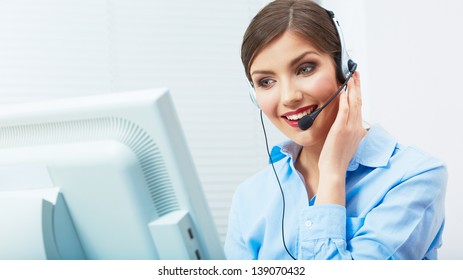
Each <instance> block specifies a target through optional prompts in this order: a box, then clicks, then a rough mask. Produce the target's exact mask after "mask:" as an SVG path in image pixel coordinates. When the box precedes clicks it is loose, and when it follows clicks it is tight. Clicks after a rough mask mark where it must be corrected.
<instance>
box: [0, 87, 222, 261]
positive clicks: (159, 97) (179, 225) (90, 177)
mask: <svg viewBox="0 0 463 280" xmlns="http://www.w3.org/2000/svg"><path fill="white" fill-rule="evenodd" d="M0 223H1V224H2V229H5V228H8V230H2V233H0V258H1V259H223V258H224V254H223V251H222V245H221V241H220V239H219V236H218V233H217V229H216V226H215V224H214V221H213V219H212V215H211V213H210V209H209V206H208V203H207V201H206V198H205V195H204V192H203V189H202V185H201V182H200V179H199V177H198V174H197V171H196V169H195V165H194V163H193V159H192V156H191V154H190V151H189V148H188V145H187V142H186V139H185V136H184V134H183V131H182V128H181V125H180V123H179V120H178V116H177V114H176V111H175V108H174V104H173V101H172V98H171V96H170V94H169V91H168V90H167V89H154V90H142V91H133V92H123V93H113V94H104V95H95V96H85V97H73V98H65V99H60V100H48V101H41V102H34V103H21V104H5V105H2V106H1V108H0Z"/></svg>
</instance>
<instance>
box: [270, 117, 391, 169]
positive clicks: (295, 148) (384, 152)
mask: <svg viewBox="0 0 463 280" xmlns="http://www.w3.org/2000/svg"><path fill="white" fill-rule="evenodd" d="M396 145H397V141H396V140H395V139H394V138H393V137H392V136H391V135H390V134H389V133H387V132H386V131H385V130H384V129H383V128H382V127H381V126H379V125H374V126H372V127H371V128H370V129H369V130H368V133H367V135H366V136H365V137H364V138H363V139H362V141H360V144H359V147H358V148H357V152H356V153H355V155H354V157H353V158H352V160H351V161H350V163H349V166H348V167H347V171H354V170H356V169H357V168H358V167H359V165H363V166H368V167H373V168H375V167H384V166H386V165H387V164H388V163H389V159H390V158H391V156H392V154H393V152H394V149H395V147H396ZM300 151H301V146H299V145H297V144H296V143H294V142H293V141H290V140H288V141H285V142H282V143H280V144H279V145H276V146H275V147H273V149H272V151H271V153H270V156H271V159H272V161H273V162H274V163H275V162H277V161H280V160H281V159H283V158H285V157H287V156H289V157H291V158H293V160H294V159H296V158H297V156H298V155H299V152H300Z"/></svg>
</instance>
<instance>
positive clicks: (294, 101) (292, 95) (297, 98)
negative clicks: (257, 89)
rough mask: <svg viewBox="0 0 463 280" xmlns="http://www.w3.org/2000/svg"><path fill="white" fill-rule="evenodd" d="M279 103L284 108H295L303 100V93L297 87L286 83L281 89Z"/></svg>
mask: <svg viewBox="0 0 463 280" xmlns="http://www.w3.org/2000/svg"><path fill="white" fill-rule="evenodd" d="M281 91H282V92H281V102H282V104H283V105H284V106H287V107H295V106H296V105H299V103H300V102H301V101H302V99H303V92H302V90H300V89H299V88H298V87H296V86H294V85H291V83H288V84H287V85H286V86H284V87H283V88H282V89H281Z"/></svg>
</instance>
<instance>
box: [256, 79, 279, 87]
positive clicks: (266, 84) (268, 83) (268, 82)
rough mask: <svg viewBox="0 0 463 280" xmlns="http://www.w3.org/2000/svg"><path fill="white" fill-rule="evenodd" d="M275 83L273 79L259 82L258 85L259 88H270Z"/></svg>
mask: <svg viewBox="0 0 463 280" xmlns="http://www.w3.org/2000/svg"><path fill="white" fill-rule="evenodd" d="M274 82H275V81H274V80H272V79H262V80H260V81H259V83H258V85H259V87H263V88H268V87H270V86H271V85H272V84H273V83H274Z"/></svg>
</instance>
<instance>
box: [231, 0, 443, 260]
mask: <svg viewBox="0 0 463 280" xmlns="http://www.w3.org/2000/svg"><path fill="white" fill-rule="evenodd" d="M330 15H331V14H330V13H329V12H328V11H326V10H325V9H323V8H322V7H320V6H318V5H317V4H316V3H314V2H312V1H309V0H277V1H273V2H271V3H270V4H268V5H267V6H266V7H265V8H264V9H262V10H261V11H260V12H259V13H258V14H257V15H256V16H255V18H254V19H253V21H252V22H251V24H250V25H249V27H248V29H247V30H246V33H245V35H244V40H243V44H242V54H241V57H242V62H243V65H244V67H245V71H246V75H247V78H248V80H249V82H250V83H251V85H252V87H253V89H254V90H255V99H256V101H257V103H258V106H259V108H260V109H261V112H263V113H264V114H265V115H266V116H267V118H268V119H269V120H270V121H271V122H272V123H273V124H274V125H275V126H276V127H277V128H278V129H279V130H280V131H282V132H283V133H284V134H285V135H286V136H287V137H288V138H289V139H290V140H288V141H287V142H284V143H282V144H280V145H278V146H276V147H274V148H273V149H272V151H271V153H269V156H270V162H271V164H270V165H269V166H268V167H267V168H265V169H264V170H262V171H261V172H259V173H258V174H256V175H255V176H253V177H251V178H249V179H248V180H246V181H245V182H243V183H242V184H241V185H240V186H239V187H238V189H237V191H236V193H235V196H234V198H233V203H232V207H231V211H230V217H229V229H228V233H227V238H226V241H225V252H226V255H227V257H228V258H229V259H436V258H437V249H438V248H439V247H440V246H441V235H442V230H443V225H444V197H445V186H446V180H447V171H446V167H445V165H444V163H443V162H441V161H440V160H438V159H435V158H433V157H431V156H429V155H427V154H426V153H424V152H422V151H419V150H418V149H416V148H413V147H407V146H403V145H401V144H399V143H397V142H396V140H395V139H394V138H393V137H392V136H390V135H389V134H388V133H387V132H386V131H384V130H383V129H382V128H381V127H379V126H373V127H371V128H369V129H368V130H366V129H364V128H363V126H362V116H361V104H362V102H361V95H360V78H359V74H358V72H354V73H353V74H352V78H351V79H350V80H349V81H348V83H347V90H343V91H342V92H341V93H340V94H339V95H338V96H336V97H335V98H334V99H333V100H332V102H330V103H329V104H328V105H327V106H326V107H325V108H323V110H322V111H321V112H320V114H319V115H318V116H317V117H316V120H315V121H314V123H313V125H312V126H311V127H310V128H309V129H307V130H302V129H301V128H299V127H298V122H299V120H300V119H301V118H302V117H303V116H304V115H307V114H310V113H312V112H313V111H315V110H316V109H319V108H322V106H323V105H324V104H327V102H328V100H329V99H330V97H332V96H333V93H335V92H337V91H338V88H340V87H342V84H343V83H344V82H345V81H346V77H345V76H343V71H342V68H343V66H342V65H340V64H341V63H342V58H341V56H342V51H343V50H342V44H341V42H342V39H341V40H340V36H341V34H338V33H340V32H338V31H337V30H336V26H335V23H334V21H333V19H332V17H331V16H330Z"/></svg>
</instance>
